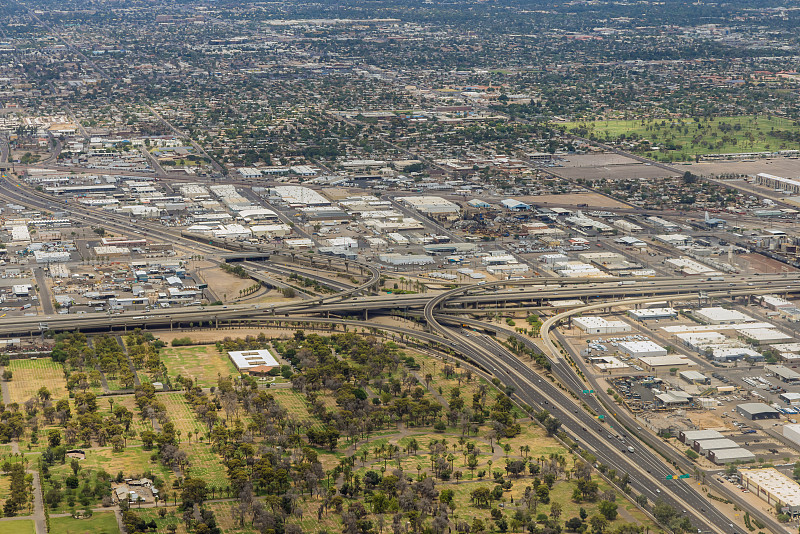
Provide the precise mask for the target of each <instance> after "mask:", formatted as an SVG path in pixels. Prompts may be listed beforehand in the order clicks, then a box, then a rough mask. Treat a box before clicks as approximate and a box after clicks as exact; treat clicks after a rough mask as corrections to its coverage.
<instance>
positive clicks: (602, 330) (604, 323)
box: [572, 316, 631, 334]
mask: <svg viewBox="0 0 800 534" xmlns="http://www.w3.org/2000/svg"><path fill="white" fill-rule="evenodd" d="M572 322H573V324H574V325H575V326H577V327H578V328H580V329H581V330H583V331H584V332H586V333H587V334H618V333H621V332H630V331H631V325H629V324H628V323H625V322H623V321H608V320H606V319H604V318H602V317H596V316H586V317H575V318H574V319H572Z"/></svg>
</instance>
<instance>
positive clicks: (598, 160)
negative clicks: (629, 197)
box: [561, 154, 638, 167]
mask: <svg viewBox="0 0 800 534" xmlns="http://www.w3.org/2000/svg"><path fill="white" fill-rule="evenodd" d="M632 163H638V162H637V161H636V160H635V159H632V158H629V157H627V156H621V155H619V154H577V155H574V156H569V157H567V158H564V160H563V161H562V162H561V164H562V165H564V167H602V166H603V165H630V164H632Z"/></svg>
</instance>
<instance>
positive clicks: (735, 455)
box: [708, 447, 756, 465]
mask: <svg viewBox="0 0 800 534" xmlns="http://www.w3.org/2000/svg"><path fill="white" fill-rule="evenodd" d="M708 459H709V460H711V461H712V462H714V463H715V464H717V465H724V464H733V463H736V462H749V461H752V460H755V459H756V455H755V454H753V453H752V452H750V451H748V450H747V449H743V448H741V447H740V448H738V449H720V450H715V451H708Z"/></svg>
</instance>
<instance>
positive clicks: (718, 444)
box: [692, 438, 739, 456]
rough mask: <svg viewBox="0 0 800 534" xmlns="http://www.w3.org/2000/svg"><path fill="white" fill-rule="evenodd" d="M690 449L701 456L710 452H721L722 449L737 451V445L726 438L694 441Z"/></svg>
mask: <svg viewBox="0 0 800 534" xmlns="http://www.w3.org/2000/svg"><path fill="white" fill-rule="evenodd" d="M692 448H693V449H694V450H696V451H697V452H698V453H700V454H702V455H703V456H706V455H708V453H709V452H710V451H721V450H723V449H738V448H739V444H738V443H736V442H735V441H733V440H732V439H728V438H717V439H703V440H699V439H696V440H694V443H693V444H692Z"/></svg>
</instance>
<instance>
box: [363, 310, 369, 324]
mask: <svg viewBox="0 0 800 534" xmlns="http://www.w3.org/2000/svg"><path fill="white" fill-rule="evenodd" d="M364 321H369V310H367V309H366V308H364Z"/></svg>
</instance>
